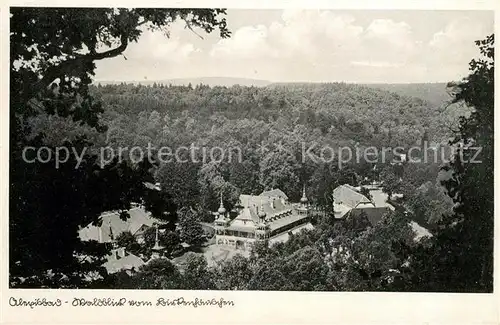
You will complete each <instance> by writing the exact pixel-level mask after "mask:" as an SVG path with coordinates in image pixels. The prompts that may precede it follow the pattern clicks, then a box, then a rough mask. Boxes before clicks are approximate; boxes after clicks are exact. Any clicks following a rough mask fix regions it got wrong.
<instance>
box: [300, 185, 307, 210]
mask: <svg viewBox="0 0 500 325" xmlns="http://www.w3.org/2000/svg"><path fill="white" fill-rule="evenodd" d="M307 201H308V200H307V196H306V184H305V183H304V185H303V187H302V198H301V199H300V203H302V204H304V205H305V204H306V203H307Z"/></svg>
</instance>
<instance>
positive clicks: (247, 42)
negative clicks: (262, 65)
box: [210, 25, 273, 58]
mask: <svg viewBox="0 0 500 325" xmlns="http://www.w3.org/2000/svg"><path fill="white" fill-rule="evenodd" d="M267 38H268V29H267V27H266V26H264V25H258V26H245V27H242V28H240V29H238V30H237V31H236V32H235V33H234V34H233V35H232V36H231V38H227V39H221V40H220V41H219V42H217V43H216V44H215V45H214V46H213V48H212V50H211V51H210V55H211V56H213V57H217V56H228V57H243V58H252V57H259V56H273V49H272V48H271V47H270V46H269V45H268V42H267Z"/></svg>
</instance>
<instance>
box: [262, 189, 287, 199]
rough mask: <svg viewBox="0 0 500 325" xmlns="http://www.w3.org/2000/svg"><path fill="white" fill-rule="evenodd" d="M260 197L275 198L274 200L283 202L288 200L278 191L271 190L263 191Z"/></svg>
mask: <svg viewBox="0 0 500 325" xmlns="http://www.w3.org/2000/svg"><path fill="white" fill-rule="evenodd" d="M260 196H264V197H275V198H283V199H285V200H288V196H287V195H286V194H285V193H284V192H283V191H282V190H280V189H278V188H276V189H272V190H270V191H264V192H262V193H260Z"/></svg>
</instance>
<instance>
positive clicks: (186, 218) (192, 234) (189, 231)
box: [179, 208, 206, 246]
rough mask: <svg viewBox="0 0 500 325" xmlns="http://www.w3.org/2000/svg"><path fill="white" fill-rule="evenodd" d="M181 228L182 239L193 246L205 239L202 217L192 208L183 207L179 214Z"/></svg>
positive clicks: (198, 244)
mask: <svg viewBox="0 0 500 325" xmlns="http://www.w3.org/2000/svg"><path fill="white" fill-rule="evenodd" d="M179 228H180V229H179V230H180V238H181V240H182V241H184V242H186V243H188V244H189V245H192V246H200V245H201V244H202V243H203V242H204V241H205V239H206V238H205V232H204V231H203V228H202V226H201V225H200V218H199V217H198V215H197V213H196V211H193V210H192V209H187V208H185V209H182V210H181V211H180V216H179Z"/></svg>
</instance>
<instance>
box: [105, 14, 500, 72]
mask: <svg viewBox="0 0 500 325" xmlns="http://www.w3.org/2000/svg"><path fill="white" fill-rule="evenodd" d="M238 14H239V15H242V16H243V17H245V21H246V23H241V24H239V25H237V24H235V25H237V26H239V27H236V28H234V29H233V30H232V31H233V33H232V36H231V37H230V38H227V39H219V38H218V37H216V36H214V37H213V38H211V36H207V37H206V39H204V40H200V39H199V38H197V37H196V36H194V35H193V34H192V33H191V32H190V31H188V30H186V29H185V28H184V25H182V24H174V25H173V26H172V32H171V35H172V38H167V37H166V36H165V35H163V34H161V33H159V32H155V33H151V32H144V34H143V35H142V36H141V38H140V40H139V42H138V43H137V44H131V45H130V46H129V48H128V49H127V50H126V52H125V53H124V54H125V56H127V58H128V61H125V63H116V66H117V67H118V66H119V65H121V64H123V65H122V66H130V69H128V70H127V71H123V72H122V71H121V70H124V69H123V68H116V71H117V72H115V71H114V70H113V69H112V68H111V65H110V67H108V69H105V68H103V69H104V70H102V71H103V73H107V74H112V73H118V74H119V73H123V74H124V75H125V76H124V77H123V78H127V79H128V78H130V79H133V78H132V77H129V74H130V75H132V74H133V73H134V74H138V73H143V71H144V75H147V76H148V78H149V79H154V78H158V79H165V78H183V77H195V76H200V77H204V76H232V77H248V78H260V79H267V80H272V81H294V80H295V81H297V80H301V81H307V80H311V81H348V82H428V81H430V82H436V81H449V80H454V79H455V80H456V79H457V78H459V77H461V76H465V75H466V74H467V69H468V62H469V61H470V59H472V58H473V57H477V55H478V50H477V47H476V45H475V44H474V41H475V40H477V39H482V38H484V37H485V36H486V35H487V34H488V33H491V32H492V30H493V21H492V20H491V21H488V20H487V19H481V18H478V17H483V18H484V17H486V16H485V15H483V16H474V14H473V13H469V12H461V13H455V12H449V13H445V14H443V15H441V16H439V17H441V18H439V19H437V20H436V21H433V23H432V24H428V25H427V24H426V19H427V16H426V13H425V12H417V11H416V12H414V13H412V15H413V14H415V15H420V16H418V17H411V19H410V18H408V16H407V15H404V14H401V15H399V16H398V15H397V14H395V13H393V12H391V13H390V14H388V15H387V16H384V12H383V11H381V12H377V13H373V12H370V13H365V12H362V13H360V12H346V11H341V12H339V11H329V10H300V9H286V10H284V11H283V12H281V15H279V13H277V12H274V13H273V15H268V16H267V17H273V18H269V19H268V18H262V19H261V17H259V16H258V15H259V14H258V13H257V12H252V13H250V12H249V13H247V12H246V11H245V12H239V13H238ZM252 15H255V17H256V18H255V20H253V19H254V18H253V16H252ZM263 16H265V13H264V15H263ZM355 17H357V18H358V20H357V19H356V18H355ZM367 17H370V18H367ZM229 18H230V16H228V19H229ZM398 18H399V19H398ZM252 22H254V23H253V24H252ZM120 62H122V61H120ZM113 64H115V63H113ZM134 64H135V65H136V66H135V67H134ZM137 71H139V72H137ZM101 78H102V77H101Z"/></svg>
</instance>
